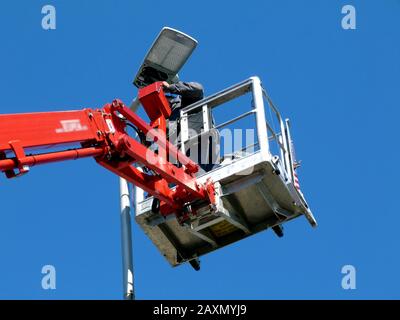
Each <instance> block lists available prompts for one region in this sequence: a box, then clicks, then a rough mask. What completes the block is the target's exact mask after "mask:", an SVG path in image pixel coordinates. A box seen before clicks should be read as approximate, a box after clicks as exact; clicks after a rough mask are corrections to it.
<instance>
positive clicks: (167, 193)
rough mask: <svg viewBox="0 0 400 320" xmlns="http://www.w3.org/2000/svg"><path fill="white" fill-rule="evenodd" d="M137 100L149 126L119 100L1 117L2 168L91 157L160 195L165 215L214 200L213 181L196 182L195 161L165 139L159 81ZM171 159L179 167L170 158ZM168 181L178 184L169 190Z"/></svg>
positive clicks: (17, 171) (20, 169)
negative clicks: (132, 130) (132, 131)
mask: <svg viewBox="0 0 400 320" xmlns="http://www.w3.org/2000/svg"><path fill="white" fill-rule="evenodd" d="M139 99H140V101H141V103H142V105H143V106H144V108H145V110H146V111H147V112H148V114H149V117H150V120H151V122H150V124H148V123H146V122H145V121H144V120H142V119H141V118H140V117H138V116H137V115H136V114H135V113H134V112H132V111H131V110H130V109H129V108H128V107H126V106H125V105H124V104H123V103H122V102H121V101H119V100H115V101H114V102H113V103H112V104H107V105H105V106H104V107H103V109H98V110H92V109H84V110H81V111H65V112H43V113H27V114H12V115H0V171H2V172H4V173H5V174H6V176H7V177H8V178H13V177H16V176H19V175H22V174H24V173H27V172H28V171H29V168H30V167H31V166H34V165H39V164H45V163H49V162H56V161H65V160H71V159H78V158H83V157H94V158H95V159H96V161H97V162H98V163H99V164H100V165H102V166H103V167H105V168H107V169H108V170H110V171H112V172H114V173H115V174H117V175H118V176H120V177H123V178H125V179H127V180H128V181H130V182H131V183H133V184H135V185H137V186H138V187H140V188H142V189H144V190H145V191H147V192H148V193H149V194H151V195H153V196H154V197H156V198H158V199H160V200H161V201H162V204H161V208H162V209H161V213H162V214H164V215H167V214H170V213H173V212H175V213H177V214H178V213H181V212H182V208H183V207H184V206H185V205H186V204H188V203H190V202H192V201H194V200H204V201H207V202H210V203H213V202H214V200H213V199H214V197H213V185H212V183H211V182H209V183H207V184H206V185H201V184H199V183H198V182H197V181H196V178H195V176H194V173H195V172H197V171H198V165H197V164H196V163H194V162H193V161H192V160H190V159H189V158H188V157H186V156H185V155H184V154H183V153H181V152H180V151H179V150H178V149H177V148H176V147H175V146H174V145H172V144H170V143H169V141H168V140H167V139H166V134H165V133H166V119H165V118H166V117H168V116H169V114H170V108H169V104H168V101H167V100H166V98H165V96H164V93H163V90H162V86H161V83H154V84H153V85H150V86H148V87H146V88H144V89H142V90H141V91H139ZM127 123H131V124H132V125H133V126H134V127H136V128H137V129H138V130H140V131H141V132H142V133H143V134H145V135H146V136H147V138H148V139H150V140H151V141H152V143H154V144H157V152H153V151H152V150H150V149H149V148H147V147H146V146H145V145H143V144H142V143H141V142H139V141H137V140H135V139H133V138H132V137H130V136H129V135H128V133H127V132H126V124H127ZM71 143H74V144H80V147H78V148H75V149H65V150H62V151H54V152H43V153H30V154H27V152H28V149H31V148H35V149H36V148H44V147H46V148H49V147H50V148H52V147H58V148H59V147H60V146H63V145H68V144H71ZM64 147H65V148H67V147H66V146H64ZM153 150H154V149H153ZM171 158H173V159H176V160H177V161H178V163H179V164H180V165H179V166H176V165H174V164H172V163H171V162H169V161H168V159H171ZM135 164H140V166H139V167H142V168H143V167H144V168H146V170H145V171H146V172H143V170H141V169H140V168H139V167H138V166H136V165H135ZM149 172H150V173H149ZM171 183H172V184H174V185H176V188H174V189H170V188H169V185H170V184H171Z"/></svg>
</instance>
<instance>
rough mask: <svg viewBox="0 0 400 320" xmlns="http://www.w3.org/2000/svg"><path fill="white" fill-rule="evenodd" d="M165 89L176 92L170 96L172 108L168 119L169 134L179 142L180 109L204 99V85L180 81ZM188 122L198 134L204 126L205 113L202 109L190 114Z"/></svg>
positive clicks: (167, 91)
mask: <svg viewBox="0 0 400 320" xmlns="http://www.w3.org/2000/svg"><path fill="white" fill-rule="evenodd" d="M164 91H165V92H166V93H171V94H174V96H170V97H168V100H169V103H170V105H171V110H172V113H171V115H170V117H169V119H168V136H169V137H170V138H171V142H172V143H174V144H178V143H179V142H180V138H179V134H180V128H179V119H180V111H181V109H182V108H184V107H187V106H188V105H190V104H192V103H195V102H196V101H199V100H201V99H203V97H204V91H203V86H202V85H201V84H200V83H197V82H183V81H179V82H177V83H174V84H171V85H169V87H168V88H167V89H165V90H164ZM188 124H189V129H191V130H194V131H195V132H196V133H197V134H200V133H201V129H202V128H203V113H202V110H201V109H199V110H198V111H196V112H194V113H192V114H190V115H189V116H188Z"/></svg>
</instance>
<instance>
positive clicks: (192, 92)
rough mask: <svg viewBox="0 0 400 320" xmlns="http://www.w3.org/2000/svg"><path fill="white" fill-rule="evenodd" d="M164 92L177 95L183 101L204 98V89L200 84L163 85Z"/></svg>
mask: <svg viewBox="0 0 400 320" xmlns="http://www.w3.org/2000/svg"><path fill="white" fill-rule="evenodd" d="M163 85H164V88H165V91H166V92H170V93H173V94H179V95H180V96H181V97H182V98H183V99H190V100H195V101H197V100H201V99H203V96H204V89H203V86H202V85H201V84H200V83H197V82H184V81H179V82H177V83H174V84H168V85H167V82H164V83H163Z"/></svg>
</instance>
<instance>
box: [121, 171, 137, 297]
mask: <svg viewBox="0 0 400 320" xmlns="http://www.w3.org/2000/svg"><path fill="white" fill-rule="evenodd" d="M119 187H120V195H121V248H122V272H123V288H124V299H125V300H134V299H135V291H134V286H133V282H134V278H133V258H132V229H131V202H130V198H129V188H128V182H127V181H126V180H125V179H122V178H120V179H119Z"/></svg>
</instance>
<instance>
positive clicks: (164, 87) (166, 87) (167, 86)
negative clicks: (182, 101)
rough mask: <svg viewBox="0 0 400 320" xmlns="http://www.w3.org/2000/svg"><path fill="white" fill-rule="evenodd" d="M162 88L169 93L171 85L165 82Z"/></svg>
mask: <svg viewBox="0 0 400 320" xmlns="http://www.w3.org/2000/svg"><path fill="white" fill-rule="evenodd" d="M162 86H163V89H164V90H165V91H168V89H169V86H170V84H169V83H168V82H167V81H163V83H162Z"/></svg>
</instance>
